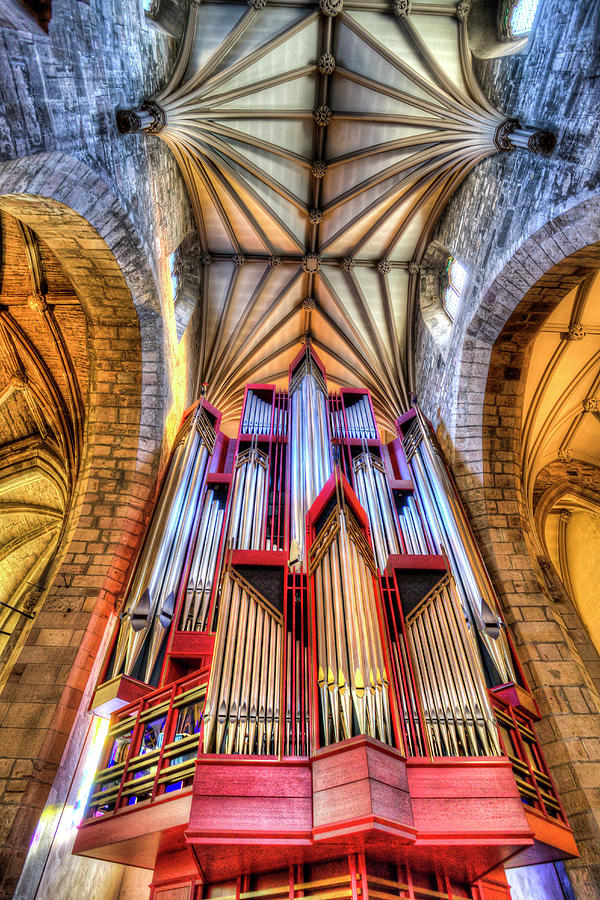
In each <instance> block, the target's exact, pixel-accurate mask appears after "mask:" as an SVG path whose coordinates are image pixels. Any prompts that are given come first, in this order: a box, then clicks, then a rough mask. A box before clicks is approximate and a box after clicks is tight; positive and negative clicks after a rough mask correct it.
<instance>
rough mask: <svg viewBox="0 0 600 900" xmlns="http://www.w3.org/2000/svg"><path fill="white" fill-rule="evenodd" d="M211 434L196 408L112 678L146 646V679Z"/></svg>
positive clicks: (167, 616) (128, 670)
mask: <svg viewBox="0 0 600 900" xmlns="http://www.w3.org/2000/svg"><path fill="white" fill-rule="evenodd" d="M214 441H215V433H214V429H213V427H212V425H211V424H210V422H209V420H208V418H207V416H206V413H205V412H204V410H203V409H202V407H200V408H199V409H198V410H197V411H196V413H195V414H194V415H193V416H192V418H191V420H190V421H189V423H187V425H186V427H185V429H184V431H183V432H182V434H181V436H180V437H179V439H178V442H177V446H176V447H175V450H174V453H173V457H172V460H171V463H170V466H169V471H168V473H167V477H166V482H165V485H164V487H163V489H162V491H161V494H160V498H159V502H158V505H157V509H156V514H155V516H154V518H153V520H152V522H151V525H150V529H149V532H148V536H147V539H146V541H145V543H144V546H143V549H142V554H141V556H140V560H139V562H138V564H137V567H136V572H135V576H134V578H133V581H132V584H131V587H130V590H129V593H128V597H127V603H126V606H125V611H124V613H123V615H122V620H121V625H120V630H119V636H118V640H117V647H116V651H115V659H114V663H113V673H114V674H118V673H119V672H120V671H121V670H122V669H123V671H124V672H125V674H126V675H131V674H132V672H133V671H134V669H135V668H136V665H137V664H138V661H139V658H140V655H141V653H142V650H143V648H144V647H145V646H146V643H147V642H148V645H147V646H148V653H147V662H146V667H145V677H146V679H147V680H149V679H150V677H151V674H152V670H153V669H154V666H155V664H156V661H157V658H158V654H159V652H160V647H161V644H162V641H163V638H164V637H165V635H166V632H167V630H168V627H169V626H170V624H171V620H172V617H173V612H174V606H175V600H176V597H177V591H178V587H179V581H180V579H181V575H182V570H183V565H184V561H185V555H186V551H187V547H188V544H189V540H190V536H191V533H192V530H193V524H194V520H195V516H196V514H197V507H198V499H199V495H200V491H201V488H202V485H203V482H204V477H205V474H206V470H207V466H208V461H209V458H210V455H211V454H212V451H213V449H214Z"/></svg>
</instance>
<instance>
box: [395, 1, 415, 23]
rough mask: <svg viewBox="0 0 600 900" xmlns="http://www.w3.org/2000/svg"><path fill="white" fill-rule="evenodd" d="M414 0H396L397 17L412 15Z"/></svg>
mask: <svg viewBox="0 0 600 900" xmlns="http://www.w3.org/2000/svg"><path fill="white" fill-rule="evenodd" d="M411 6H412V0H394V15H395V16H396V18H397V19H403V18H404V17H405V16H408V15H410V8H411Z"/></svg>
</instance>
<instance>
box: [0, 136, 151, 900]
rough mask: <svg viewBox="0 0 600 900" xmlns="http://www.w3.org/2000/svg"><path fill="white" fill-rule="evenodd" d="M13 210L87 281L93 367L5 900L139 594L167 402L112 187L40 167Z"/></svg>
mask: <svg viewBox="0 0 600 900" xmlns="http://www.w3.org/2000/svg"><path fill="white" fill-rule="evenodd" d="M0 209H2V210H6V211H7V212H9V213H10V214H12V215H14V216H16V217H17V218H19V219H20V220H21V221H23V222H25V223H26V224H27V225H29V226H30V227H31V228H32V229H33V230H34V231H35V232H36V233H37V234H38V235H39V237H40V238H41V239H42V240H43V241H44V242H46V243H47V244H48V246H49V247H50V248H51V249H52V250H53V251H54V253H55V254H56V256H57V257H58V258H59V260H60V262H61V264H62V265H63V267H64V269H65V271H66V272H67V274H68V275H69V276H70V278H71V280H72V281H73V284H74V286H75V287H76V290H77V293H78V297H79V300H80V302H81V305H82V307H83V309H84V311H85V313H86V316H87V321H88V325H87V345H88V357H89V363H90V388H89V396H88V400H87V415H86V423H85V448H84V453H83V462H82V466H81V470H80V476H79V481H78V486H77V488H76V491H75V496H74V500H73V504H72V507H71V511H70V516H69V520H68V522H67V525H66V528H65V531H64V536H63V540H62V543H61V547H60V550H59V552H57V555H56V559H55V561H54V565H53V568H52V571H51V573H50V577H49V579H48V580H47V582H46V584H47V587H46V590H45V594H44V596H43V597H42V598H41V601H40V605H39V613H38V615H37V618H36V619H35V622H34V623H33V627H32V628H31V629H30V630H29V631H28V632H23V634H22V636H21V638H20V640H19V643H18V645H17V646H16V647H15V648H14V649H13V654H12V659H11V664H10V665H9V666H8V667H7V677H6V680H5V684H4V685H3V692H2V700H3V701H5V702H6V704H7V705H10V706H9V710H8V714H7V716H5V717H4V719H3V720H2V721H1V725H0V747H2V748H4V749H3V750H2V751H0V756H4V757H5V758H4V759H3V760H2V765H3V767H4V770H5V771H4V774H5V775H6V776H7V778H8V781H9V791H10V793H9V796H10V798H11V801H10V802H7V803H0V832H1V834H0V837H1V838H2V843H3V844H4V848H5V849H4V851H3V859H2V860H1V861H0V871H1V872H2V873H3V881H2V884H0V895H1V896H12V891H13V890H14V887H15V885H16V882H17V879H18V876H19V872H20V869H21V866H22V864H23V860H24V858H25V855H26V852H27V848H28V846H29V843H30V840H31V837H32V834H33V831H34V829H35V827H36V823H37V820H38V818H39V816H40V813H41V811H42V809H43V807H44V804H45V802H46V799H47V797H48V794H49V791H50V788H51V785H52V783H53V781H54V780H55V777H56V775H57V772H58V771H59V767H60V765H61V759H62V756H63V751H64V748H65V746H66V744H67V739H68V736H69V734H70V732H71V729H72V727H73V723H74V721H75V719H76V716H77V713H78V709H79V708H80V706H81V701H82V698H83V697H84V691H85V690H86V687H87V686H88V683H89V680H90V673H91V671H92V667H93V665H94V661H95V658H96V655H97V653H98V650H99V647H100V643H101V640H102V636H103V634H104V632H105V631H106V625H107V621H108V619H109V617H110V616H111V615H112V614H113V611H114V608H115V604H116V602H117V598H118V597H119V595H120V594H121V593H122V592H123V590H124V587H125V580H126V577H127V574H128V570H129V568H130V566H131V563H132V555H133V552H134V550H135V547H136V545H137V542H138V539H139V536H140V533H141V530H142V527H143V517H144V513H145V511H146V510H145V507H146V504H147V501H148V499H149V498H150V494H151V491H152V488H153V485H154V483H155V479H156V473H157V467H158V459H159V455H160V454H159V451H160V447H161V441H162V435H163V423H164V412H165V397H166V391H165V390H164V372H163V359H162V356H163V351H162V347H163V341H162V319H161V315H160V305H159V300H158V295H157V290H156V286H155V283H154V278H153V275H152V271H151V269H150V265H149V262H148V256H147V254H146V252H145V251H144V247H143V245H142V242H141V240H140V238H139V236H138V235H137V234H136V231H135V228H134V227H133V225H132V223H131V221H130V218H129V215H128V212H127V210H126V209H124V208H123V205H122V204H121V202H120V201H119V200H118V199H117V198H116V197H115V196H114V195H113V194H112V192H111V191H110V189H109V188H108V186H107V184H106V183H105V182H104V181H103V180H102V179H101V178H100V177H98V175H96V174H95V173H93V172H92V171H91V170H90V169H89V168H88V167H87V166H85V165H84V164H83V163H81V162H79V161H78V160H75V159H72V158H70V157H68V156H65V155H64V154H60V153H44V154H39V155H37V156H34V157H30V158H26V159H20V160H16V161H11V162H9V163H6V164H4V165H2V166H0ZM11 707H12V709H13V710H16V712H14V714H11ZM11 785H12V787H11ZM4 796H5V797H6V796H7V795H6V794H5V795H4Z"/></svg>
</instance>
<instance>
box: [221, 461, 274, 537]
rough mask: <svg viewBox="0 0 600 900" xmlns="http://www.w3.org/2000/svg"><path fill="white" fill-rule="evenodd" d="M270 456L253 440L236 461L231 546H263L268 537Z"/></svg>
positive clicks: (230, 535)
mask: <svg viewBox="0 0 600 900" xmlns="http://www.w3.org/2000/svg"><path fill="white" fill-rule="evenodd" d="M268 469H269V459H268V456H267V455H266V453H263V452H262V450H259V449H258V447H257V446H255V445H254V444H253V445H252V446H251V447H250V448H249V449H248V450H245V451H244V452H242V453H240V454H239V455H238V458H237V462H236V470H235V485H234V489H233V490H234V493H233V502H232V512H231V530H230V534H229V546H230V547H235V548H236V549H237V550H260V549H261V548H262V546H263V541H264V537H265V524H266V521H265V501H266V491H267V487H268V482H267V478H268Z"/></svg>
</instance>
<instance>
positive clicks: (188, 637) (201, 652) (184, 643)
mask: <svg viewBox="0 0 600 900" xmlns="http://www.w3.org/2000/svg"><path fill="white" fill-rule="evenodd" d="M214 646H215V635H214V633H213V632H207V631H175V632H174V634H173V643H172V644H171V648H170V651H169V652H170V655H171V656H174V657H179V658H181V657H188V656H189V657H193V658H194V659H199V660H203V662H202V667H204V666H209V665H210V663H211V660H212V654H213V649H214ZM198 668H200V663H199V664H198Z"/></svg>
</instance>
